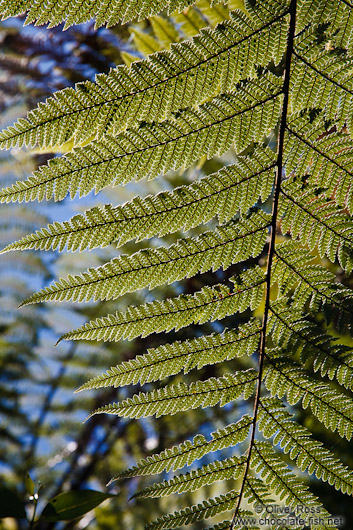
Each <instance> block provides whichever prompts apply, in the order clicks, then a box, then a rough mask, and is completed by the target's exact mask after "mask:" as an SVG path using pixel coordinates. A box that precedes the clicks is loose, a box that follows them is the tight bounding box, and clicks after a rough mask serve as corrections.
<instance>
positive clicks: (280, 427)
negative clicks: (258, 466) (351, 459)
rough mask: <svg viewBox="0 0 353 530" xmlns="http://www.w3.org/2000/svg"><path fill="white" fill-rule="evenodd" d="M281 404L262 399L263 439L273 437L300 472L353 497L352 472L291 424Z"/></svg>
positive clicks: (303, 428)
mask: <svg viewBox="0 0 353 530" xmlns="http://www.w3.org/2000/svg"><path fill="white" fill-rule="evenodd" d="M292 417H293V415H292V414H289V413H288V412H287V411H286V410H285V408H284V405H283V403H282V402H281V401H279V400H277V399H271V398H263V399H262V400H261V401H260V410H259V424H258V425H259V429H260V430H261V431H262V432H263V433H264V435H265V436H266V438H270V437H272V436H273V443H274V444H275V445H277V444H278V443H279V444H280V446H281V448H282V449H283V450H284V452H285V453H289V456H290V458H291V459H292V460H295V462H296V464H297V466H298V467H299V468H300V469H301V470H302V471H307V472H308V473H309V474H311V475H312V474H315V476H316V477H317V478H318V479H321V480H324V481H327V482H328V483H329V484H331V486H334V487H335V489H336V490H341V491H342V492H343V493H348V495H351V494H352V491H353V472H352V471H350V470H349V469H348V468H347V467H346V466H344V465H343V464H342V462H340V460H338V459H337V458H336V457H335V456H334V455H333V454H332V453H331V452H330V451H328V450H327V449H325V447H324V446H323V444H322V443H321V442H318V441H316V440H313V439H312V437H311V432H310V431H309V430H308V429H306V428H305V427H304V426H303V425H300V424H299V423H297V422H295V421H292V419H291V418H292Z"/></svg>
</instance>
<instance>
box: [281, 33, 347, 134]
mask: <svg viewBox="0 0 353 530" xmlns="http://www.w3.org/2000/svg"><path fill="white" fill-rule="evenodd" d="M317 34H318V28H317V27H316V26H310V27H309V28H308V29H307V30H306V31H305V32H303V34H301V35H300V36H299V37H298V38H297V40H296V47H295V50H294V52H293V54H294V58H295V60H294V64H293V72H292V77H293V85H292V89H291V106H292V109H295V111H298V110H299V109H303V110H304V109H314V108H315V109H321V110H322V111H323V116H324V117H325V119H326V120H327V121H328V122H330V121H335V122H336V124H337V127H338V128H339V129H340V128H341V127H340V124H341V125H344V122H345V119H346V116H348V115H349V113H350V107H351V104H352V96H353V83H352V74H353V61H352V59H351V57H350V56H349V54H348V53H347V52H346V50H342V48H333V49H332V50H330V49H328V50H325V49H323V46H322V42H320V44H317ZM298 41H299V42H298Z"/></svg>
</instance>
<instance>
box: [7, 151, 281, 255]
mask: <svg viewBox="0 0 353 530" xmlns="http://www.w3.org/2000/svg"><path fill="white" fill-rule="evenodd" d="M274 166H275V161H274V156H273V153H272V152H271V151H270V150H269V149H257V150H256V151H255V153H254V154H253V155H252V156H251V158H249V157H239V158H238V160H237V162H236V163H235V164H232V165H229V166H227V167H224V168H222V169H221V170H220V171H218V172H217V173H213V174H212V175H208V176H206V177H204V178H202V179H200V180H199V181H196V182H194V183H192V184H191V185H189V186H180V187H178V188H176V189H175V190H174V191H172V192H169V191H163V192H161V193H158V194H157V195H149V196H147V197H145V198H141V197H139V196H137V197H135V198H134V199H132V200H131V201H130V202H128V203H125V204H124V205H122V206H116V207H115V208H114V207H113V206H111V205H106V206H104V207H103V208H100V207H94V208H92V209H90V210H87V211H86V212H85V213H84V214H83V215H81V214H79V215H76V216H75V217H73V218H72V219H70V220H69V221H64V222H63V223H57V222H56V223H53V224H50V225H48V226H47V227H46V228H43V229H41V230H38V231H37V232H36V233H34V234H30V235H27V236H24V237H23V238H22V239H21V240H20V241H18V242H16V243H12V244H11V245H8V246H7V247H6V248H5V249H4V250H3V252H7V251H9V250H24V249H32V248H34V249H37V250H49V249H50V248H52V249H54V250H55V249H58V250H59V251H62V250H64V248H65V247H66V248H67V250H84V249H85V248H89V249H92V248H96V247H98V246H99V247H104V246H106V245H109V244H110V243H111V242H113V241H114V242H116V243H117V244H118V245H119V246H121V245H123V244H124V243H126V242H127V241H130V240H131V239H136V240H137V241H140V240H142V239H144V238H147V237H152V236H163V235H165V234H167V233H171V232H174V231H177V230H181V229H182V230H184V231H186V230H189V229H190V228H194V227H195V226H198V225H199V224H201V223H205V222H207V221H210V220H211V219H212V218H213V217H215V216H217V217H218V221H219V223H220V224H224V223H226V222H228V221H230V219H231V218H233V217H234V214H235V213H236V212H237V211H239V212H240V213H242V214H245V213H247V212H248V210H249V209H250V208H251V207H252V206H253V205H254V203H255V202H256V200H257V198H258V197H261V200H262V201H263V202H264V201H265V200H266V199H267V198H268V197H269V195H270V194H271V189H272V184H273V170H274Z"/></svg>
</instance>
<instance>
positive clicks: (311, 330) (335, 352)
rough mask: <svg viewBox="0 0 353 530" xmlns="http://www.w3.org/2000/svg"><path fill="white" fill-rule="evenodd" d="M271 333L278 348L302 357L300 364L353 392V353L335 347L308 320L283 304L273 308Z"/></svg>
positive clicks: (340, 346)
mask: <svg viewBox="0 0 353 530" xmlns="http://www.w3.org/2000/svg"><path fill="white" fill-rule="evenodd" d="M271 311H272V315H271V317H270V318H269V322H268V330H269V333H270V334H271V337H272V339H273V341H274V342H275V344H277V345H279V346H280V347H281V348H282V349H283V350H286V351H290V352H291V354H292V356H294V355H295V354H296V353H298V352H299V353H300V357H301V361H302V362H303V364H304V363H306V361H308V360H311V361H312V364H313V369H314V371H315V372H320V374H321V376H322V377H324V376H325V375H327V376H328V377H329V378H330V379H334V378H335V379H336V380H337V381H338V382H339V383H340V384H341V385H343V386H344V387H345V388H347V389H349V390H352V389H353V352H352V349H351V348H349V347H348V346H344V345H343V344H332V341H333V337H331V336H330V335H328V334H326V333H324V332H323V330H322V328H321V327H319V326H317V325H315V324H314V323H313V322H310V321H309V320H306V319H305V318H304V317H303V315H302V314H301V313H300V312H299V311H296V310H295V309H293V308H286V307H283V305H282V304H281V303H279V304H271Z"/></svg>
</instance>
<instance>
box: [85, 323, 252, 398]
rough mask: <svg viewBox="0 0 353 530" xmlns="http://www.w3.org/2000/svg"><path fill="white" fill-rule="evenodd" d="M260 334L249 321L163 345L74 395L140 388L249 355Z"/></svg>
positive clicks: (125, 364) (95, 380)
mask: <svg viewBox="0 0 353 530" xmlns="http://www.w3.org/2000/svg"><path fill="white" fill-rule="evenodd" d="M259 335H260V327H259V324H258V322H257V321H256V320H251V321H250V322H247V323H246V324H244V325H242V326H239V328H238V330H237V331H235V330H226V331H224V332H223V333H214V334H212V335H207V336H203V337H199V338H196V339H192V340H187V341H183V342H180V341H177V342H173V343H172V344H163V345H162V346H159V347H157V348H151V349H149V350H148V351H147V353H146V354H145V355H138V356H137V357H136V358H135V359H132V360H131V361H125V362H123V363H121V364H119V365H117V366H114V367H112V368H111V369H110V370H108V371H107V372H106V373H105V374H102V375H99V376H97V377H94V378H93V379H91V380H90V381H88V382H87V383H85V384H84V385H82V386H81V387H80V388H79V389H78V390H77V392H79V391H81V390H88V389H93V388H102V387H108V386H114V387H119V386H125V385H130V384H134V385H135V384H138V383H140V384H141V385H142V384H145V383H149V382H151V381H158V380H161V379H163V378H165V377H169V376H171V375H175V374H177V373H179V372H181V371H183V372H184V373H188V372H189V371H190V370H192V369H193V368H197V369H200V368H202V367H203V366H206V365H209V364H215V363H219V362H222V361H225V360H229V359H233V358H234V357H241V356H243V355H251V354H252V353H254V352H255V351H256V349H257V347H258V342H259Z"/></svg>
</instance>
